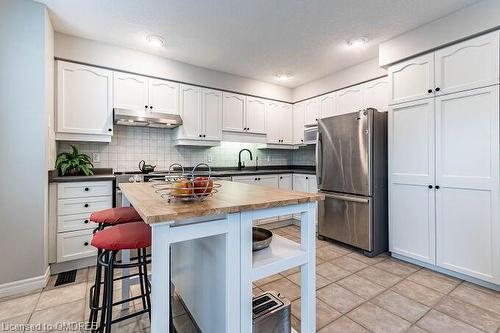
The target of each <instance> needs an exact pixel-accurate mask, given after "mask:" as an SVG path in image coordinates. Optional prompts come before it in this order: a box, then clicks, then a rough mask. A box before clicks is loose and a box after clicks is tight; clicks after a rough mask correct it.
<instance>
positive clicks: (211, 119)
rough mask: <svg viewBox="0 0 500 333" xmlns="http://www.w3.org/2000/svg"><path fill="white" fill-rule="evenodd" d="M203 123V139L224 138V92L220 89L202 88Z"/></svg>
mask: <svg viewBox="0 0 500 333" xmlns="http://www.w3.org/2000/svg"><path fill="white" fill-rule="evenodd" d="M202 94H203V103H202V110H203V112H202V118H203V119H202V123H203V127H204V130H203V133H202V134H203V135H205V137H204V138H203V139H206V140H216V141H220V140H222V92H221V91H219V90H213V89H205V88H203V90H202Z"/></svg>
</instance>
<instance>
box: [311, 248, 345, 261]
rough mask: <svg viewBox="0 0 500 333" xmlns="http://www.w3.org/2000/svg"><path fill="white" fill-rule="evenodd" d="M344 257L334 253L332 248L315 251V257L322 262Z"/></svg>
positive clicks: (336, 252)
mask: <svg viewBox="0 0 500 333" xmlns="http://www.w3.org/2000/svg"><path fill="white" fill-rule="evenodd" d="M342 256H344V254H343V253H341V252H338V251H336V250H335V249H334V248H333V247H332V246H328V245H327V246H323V247H320V248H317V249H316V257H317V258H320V259H322V260H324V261H330V260H333V259H336V258H340V257H342Z"/></svg>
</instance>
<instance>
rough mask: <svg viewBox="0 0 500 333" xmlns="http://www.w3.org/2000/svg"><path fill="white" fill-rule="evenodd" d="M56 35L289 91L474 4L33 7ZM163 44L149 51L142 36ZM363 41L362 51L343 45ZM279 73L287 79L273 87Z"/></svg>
mask: <svg viewBox="0 0 500 333" xmlns="http://www.w3.org/2000/svg"><path fill="white" fill-rule="evenodd" d="M39 2H42V3H45V4H46V5H47V6H48V7H49V9H50V15H51V19H52V23H53V25H54V28H55V30H56V31H58V32H62V33H66V34H70V35H75V36H79V37H84V38H89V39H93V40H97V41H102V42H107V43H111V44H115V45H119V46H125V47H130V48H133V49H137V50H142V51H145V52H149V53H155V54H159V55H162V56H165V57H167V58H170V59H175V60H179V61H182V62H186V63H190V64H193V65H197V66H202V67H207V68H211V69H215V70H219V71H223V72H228V73H232V74H237V75H242V76H246V77H250V78H254V79H258V80H262V81H267V82H273V83H278V84H282V85H285V86H288V87H296V86H298V85H301V84H303V83H306V82H308V81H311V80H314V79H317V78H320V77H323V76H325V75H327V74H329V73H332V72H335V71H338V70H340V69H343V68H346V67H349V66H352V65H354V64H357V63H359V62H362V61H364V60H368V59H371V58H373V57H376V56H377V53H378V44H379V43H380V42H382V41H385V40H387V39H390V38H392V37H394V36H397V35H399V34H401V33H403V32H406V31H408V30H411V29H413V28H415V27H417V26H420V25H422V24H425V23H427V22H430V21H433V20H435V19H437V18H439V17H442V16H445V15H447V14H449V13H451V12H453V11H456V10H458V9H460V8H463V7H465V6H467V5H470V4H472V3H475V2H478V0H439V1H430V0H314V1H312V0H309V1H303V0H143V1H141V0H39ZM148 34H155V35H161V36H163V37H164V38H165V40H166V42H167V44H166V47H165V48H163V49H161V50H154V49H152V48H151V46H150V45H148V44H147V43H146V35H148ZM358 36H366V37H368V38H369V40H370V41H369V43H368V44H367V45H366V47H365V48H363V49H361V50H359V49H349V48H347V47H346V40H348V39H351V38H355V37H358ZM278 72H289V73H292V74H293V78H292V79H290V80H288V81H287V82H277V79H276V77H275V76H274V75H275V74H276V73H278Z"/></svg>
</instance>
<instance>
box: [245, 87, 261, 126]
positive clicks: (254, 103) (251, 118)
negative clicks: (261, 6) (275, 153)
mask: <svg viewBox="0 0 500 333" xmlns="http://www.w3.org/2000/svg"><path fill="white" fill-rule="evenodd" d="M246 104H247V107H246V116H245V118H246V126H245V127H246V130H247V132H250V133H257V134H266V121H265V119H266V101H265V100H263V99H262V98H257V97H251V96H247V99H246Z"/></svg>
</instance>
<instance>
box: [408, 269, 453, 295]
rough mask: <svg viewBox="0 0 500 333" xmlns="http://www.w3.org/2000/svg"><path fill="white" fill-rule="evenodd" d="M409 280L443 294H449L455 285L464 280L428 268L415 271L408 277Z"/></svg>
mask: <svg viewBox="0 0 500 333" xmlns="http://www.w3.org/2000/svg"><path fill="white" fill-rule="evenodd" d="M408 280H410V281H413V282H416V283H418V284H421V285H423V286H426V287H429V288H431V289H434V290H436V291H439V292H440V293H443V294H447V293H449V292H450V291H452V290H453V289H455V287H456V286H457V285H459V284H460V282H461V281H462V280H459V279H455V278H452V277H449V276H446V275H444V274H440V273H437V272H432V271H430V270H428V269H421V270H419V271H418V272H415V273H414V274H412V275H410V276H409V277H408Z"/></svg>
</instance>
